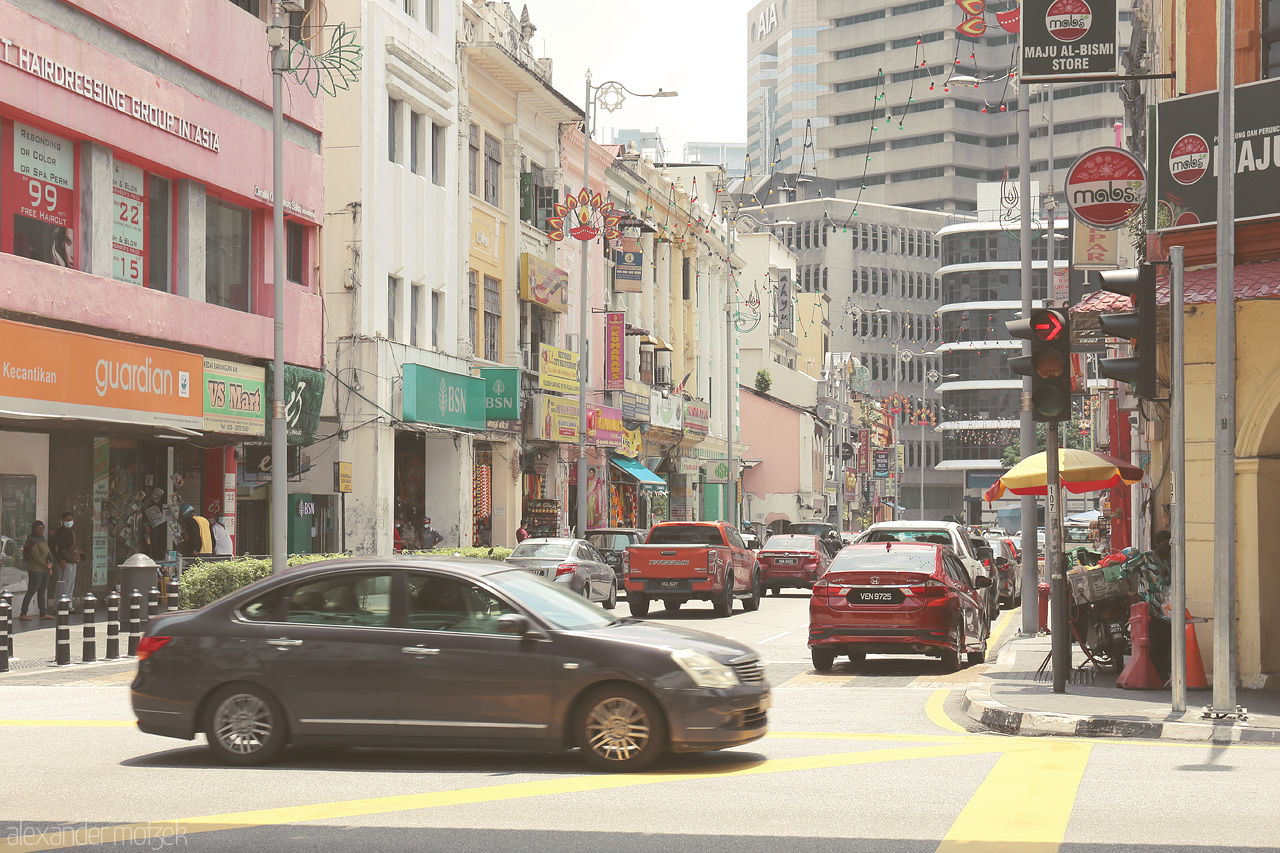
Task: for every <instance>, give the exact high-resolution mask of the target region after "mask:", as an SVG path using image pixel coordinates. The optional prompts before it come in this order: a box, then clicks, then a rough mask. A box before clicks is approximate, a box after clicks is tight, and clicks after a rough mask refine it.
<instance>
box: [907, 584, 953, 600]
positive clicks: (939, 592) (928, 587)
mask: <svg viewBox="0 0 1280 853" xmlns="http://www.w3.org/2000/svg"><path fill="white" fill-rule="evenodd" d="M907 594H908V595H911V596H913V597H915V598H942V597H943V596H944V595H946V594H947V587H946V586H945V585H944V584H940V583H938V582H937V581H926V582H925V583H924V585H923V586H909V587H907Z"/></svg>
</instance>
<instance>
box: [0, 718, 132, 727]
mask: <svg viewBox="0 0 1280 853" xmlns="http://www.w3.org/2000/svg"><path fill="white" fill-rule="evenodd" d="M137 725H138V723H137V721H136V720H0V727H2V726H11V727H14V728H62V727H65V728H85V729H115V728H121V729H123V728H134V727H136V726H137Z"/></svg>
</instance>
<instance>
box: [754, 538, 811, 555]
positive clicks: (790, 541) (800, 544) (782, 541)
mask: <svg viewBox="0 0 1280 853" xmlns="http://www.w3.org/2000/svg"><path fill="white" fill-rule="evenodd" d="M817 547H818V540H817V538H816V537H814V536H774V537H773V538H772V539H770V540H769V543H768V544H767V545H765V546H764V550H766V551H813V550H816V549H817Z"/></svg>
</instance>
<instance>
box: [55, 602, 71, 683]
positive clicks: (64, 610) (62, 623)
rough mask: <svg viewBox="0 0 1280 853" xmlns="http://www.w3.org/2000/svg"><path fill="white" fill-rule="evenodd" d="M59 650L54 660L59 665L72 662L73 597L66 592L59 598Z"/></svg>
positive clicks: (56, 637)
mask: <svg viewBox="0 0 1280 853" xmlns="http://www.w3.org/2000/svg"><path fill="white" fill-rule="evenodd" d="M54 642H55V643H56V644H57V651H56V652H55V656H54V659H53V662H54V664H55V665H57V666H66V665H67V664H69V663H71V599H70V598H67V594H66V593H65V592H64V593H63V594H62V595H61V596H60V597H59V598H58V627H57V628H56V629H54Z"/></svg>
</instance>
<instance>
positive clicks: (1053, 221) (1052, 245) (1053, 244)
mask: <svg viewBox="0 0 1280 853" xmlns="http://www.w3.org/2000/svg"><path fill="white" fill-rule="evenodd" d="M1044 96H1045V98H1047V99H1048V101H1049V109H1048V112H1047V113H1046V114H1045V118H1046V119H1047V121H1048V124H1049V134H1048V135H1049V162H1048V166H1049V187H1048V192H1047V193H1046V195H1047V196H1048V197H1047V198H1046V199H1045V208H1046V210H1047V211H1048V213H1049V215H1048V216H1046V217H1045V224H1046V225H1047V230H1046V231H1045V236H1046V237H1047V238H1048V240H1049V250H1048V251H1047V252H1045V257H1046V258H1047V261H1046V263H1045V275H1046V276H1047V280H1046V281H1045V285H1046V288H1045V292H1046V293H1047V295H1048V297H1049V301H1050V304H1052V303H1053V285H1054V282H1056V281H1057V279H1058V252H1057V236H1056V235H1055V234H1054V228H1055V227H1057V224H1058V222H1057V220H1058V199H1057V198H1056V196H1055V195H1054V187H1053V175H1054V171H1053V84H1052V83H1046V84H1045V87H1044ZM1070 303H1071V300H1070V299H1068V300H1067V304H1066V305H1063V306H1062V307H1063V308H1068V307H1070Z"/></svg>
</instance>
